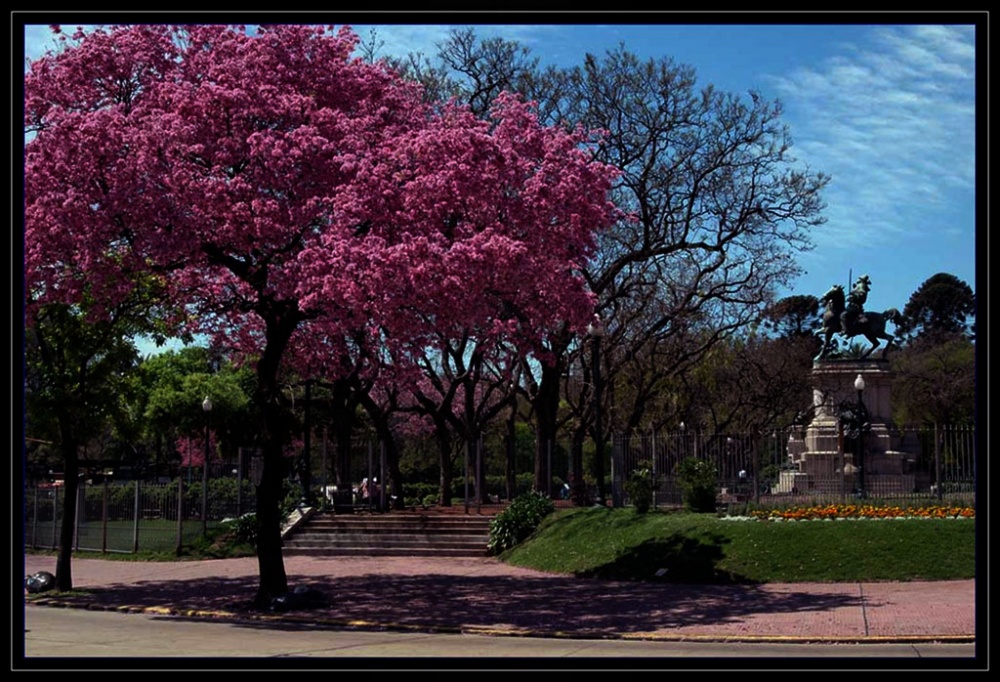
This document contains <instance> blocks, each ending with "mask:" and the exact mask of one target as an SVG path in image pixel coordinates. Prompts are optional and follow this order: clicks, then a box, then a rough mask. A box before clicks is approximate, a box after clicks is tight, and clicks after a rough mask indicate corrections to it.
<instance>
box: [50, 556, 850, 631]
mask: <svg viewBox="0 0 1000 682" xmlns="http://www.w3.org/2000/svg"><path fill="white" fill-rule="evenodd" d="M656 544H659V545H666V547H662V546H656ZM638 551H639V552H652V553H653V554H654V555H656V556H662V555H663V553H664V552H666V556H668V557H675V556H676V555H677V553H678V552H682V551H684V547H683V544H682V543H681V544H680V545H678V544H677V543H673V544H671V543H655V544H654V545H651V546H650V547H649V548H647V549H642V550H638ZM698 551H699V552H701V558H700V559H697V560H692V561H689V562H686V563H685V564H684V565H683V566H682V567H681V568H680V569H679V570H683V571H688V572H690V573H691V574H693V572H695V571H696V570H697V568H698V567H699V566H706V565H712V563H713V562H714V561H716V560H717V559H716V558H715V557H713V556H712V554H711V552H710V551H709V550H708V549H701V550H698ZM630 560H638V559H630V558H623V561H630ZM289 586H290V587H292V588H294V587H302V588H304V589H311V590H316V591H318V592H319V593H321V594H322V596H323V600H322V603H321V604H316V605H315V606H313V607H312V608H309V609H303V610H297V611H294V612H292V613H291V614H282V615H293V616H296V617H302V618H303V619H313V620H314V622H317V623H320V624H323V623H325V624H328V625H329V626H333V627H337V626H343V625H351V624H370V625H382V626H385V627H403V628H417V629H419V628H421V627H423V628H454V629H468V628H490V629H498V630H511V631H516V630H533V631H535V632H537V633H540V634H545V633H547V632H551V633H560V634H576V635H578V636H581V637H601V636H620V635H622V634H628V633H637V632H652V631H657V630H672V629H675V628H678V627H684V626H706V625H707V626H719V625H725V624H727V623H738V622H740V621H741V620H745V619H746V618H748V617H751V616H754V615H758V614H767V613H773V614H789V613H795V612H815V611H832V610H835V609H840V608H843V607H860V605H861V602H862V598H861V597H860V595H845V594H843V593H841V591H838V590H831V591H829V592H816V591H810V592H808V593H806V592H802V593H788V592H781V593H776V592H769V591H767V590H766V589H763V588H762V587H761V586H754V585H737V584H727V585H721V584H717V585H703V584H693V583H684V584H679V583H663V582H638V581H634V582H622V581H615V580H598V579H585V578H579V577H566V576H542V577H536V576H530V577H511V576H501V577H497V576H455V575H441V574H427V575H415V576H411V575H393V574H388V575H387V574H370V575H359V576H350V577H330V578H326V577H317V576H296V575H293V574H290V575H289ZM256 587H257V578H256V576H244V577H237V578H199V579H183V580H159V581H156V580H154V581H145V582H137V583H128V584H117V585H108V586H106V587H101V588H97V589H92V590H91V591H89V592H88V593H86V594H71V595H66V596H59V595H57V594H56V595H51V598H52V599H55V600H61V601H62V602H64V603H65V605H77V606H87V607H90V608H95V607H107V608H123V607H135V608H137V609H143V608H148V607H160V608H165V609H170V610H171V612H172V613H177V614H179V615H185V614H189V613H190V612H192V611H197V612H203V611H224V612H228V613H232V614H236V615H245V616H250V615H259V614H260V612H259V611H255V610H254V609H253V608H252V599H253V596H254V594H255V591H256ZM49 594H51V593H49ZM243 625H244V626H247V627H267V628H270V627H276V628H277V627H296V626H295V625H294V624H282V623H279V622H274V621H257V622H248V623H243Z"/></svg>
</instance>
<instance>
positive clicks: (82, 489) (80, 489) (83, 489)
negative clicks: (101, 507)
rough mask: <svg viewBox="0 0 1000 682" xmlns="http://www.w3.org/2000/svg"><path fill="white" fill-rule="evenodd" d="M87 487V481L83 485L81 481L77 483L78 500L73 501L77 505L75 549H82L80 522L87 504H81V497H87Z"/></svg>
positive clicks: (74, 534)
mask: <svg viewBox="0 0 1000 682" xmlns="http://www.w3.org/2000/svg"><path fill="white" fill-rule="evenodd" d="M86 487H87V482H86V481H84V482H83V485H81V484H80V483H79V481H78V482H77V484H76V500H74V502H73V504H74V505H75V506H76V514H75V518H74V521H75V523H74V524H73V550H74V551H79V550H80V523H81V522H82V519H83V512H84V511H85V510H86V508H87V505H86V504H83V505H81V504H80V499H81V498H82V499H83V500H86V499H87V491H86Z"/></svg>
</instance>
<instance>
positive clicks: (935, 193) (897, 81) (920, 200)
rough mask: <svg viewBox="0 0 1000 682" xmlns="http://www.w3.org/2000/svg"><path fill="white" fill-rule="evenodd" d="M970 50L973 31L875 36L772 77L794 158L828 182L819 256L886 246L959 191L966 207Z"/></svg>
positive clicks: (970, 153) (902, 30)
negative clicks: (792, 123)
mask: <svg viewBox="0 0 1000 682" xmlns="http://www.w3.org/2000/svg"><path fill="white" fill-rule="evenodd" d="M973 42H974V28H973V27H965V26H910V27H898V28H895V27H893V28H890V27H878V28H874V27H873V28H872V30H871V33H870V37H869V38H868V39H867V40H865V41H864V42H863V43H853V44H846V45H844V46H843V50H842V52H841V53H840V54H839V55H838V56H836V57H833V58H830V59H828V60H827V61H826V62H825V63H822V64H820V65H814V66H811V67H808V68H799V69H797V70H795V71H793V72H792V73H789V74H786V75H784V76H779V77H774V78H773V85H774V87H775V88H776V90H777V91H778V92H779V95H780V97H781V99H782V101H783V102H784V103H785V104H786V107H787V109H788V112H789V114H790V115H791V116H793V117H794V119H795V120H796V121H797V126H796V128H794V129H793V131H792V132H793V136H794V138H795V143H796V148H795V152H796V155H797V156H798V158H799V159H800V160H801V161H804V162H807V163H809V164H810V165H811V166H812V167H813V168H815V169H817V170H822V171H824V172H826V173H829V174H830V175H831V176H832V182H831V185H830V187H829V190H828V192H827V194H826V199H827V203H828V205H829V210H828V211H827V215H828V218H829V225H828V229H826V230H824V231H821V232H819V233H817V235H816V242H817V245H818V246H819V247H820V251H822V250H823V249H829V248H830V247H832V246H841V247H844V248H847V249H855V248H858V247H861V246H865V245H877V244H879V243H887V242H888V243H891V242H892V241H894V240H896V239H898V238H899V237H900V236H902V235H904V234H912V230H914V229H920V226H921V225H929V224H931V223H930V222H928V221H926V220H922V219H921V214H923V217H924V218H926V212H927V211H933V210H935V207H936V206H941V205H943V204H945V203H946V202H949V201H953V200H954V198H955V193H956V192H958V193H963V194H966V195H967V196H968V198H969V200H970V201H971V196H972V192H973V188H974V183H975V162H974V159H975V139H974V127H975V104H974V97H975V92H974V73H975V53H974V47H973ZM970 229H971V226H970Z"/></svg>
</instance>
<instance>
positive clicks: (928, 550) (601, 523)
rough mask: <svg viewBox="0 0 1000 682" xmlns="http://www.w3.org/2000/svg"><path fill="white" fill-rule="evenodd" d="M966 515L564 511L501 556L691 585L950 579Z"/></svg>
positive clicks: (970, 566) (971, 557)
mask: <svg viewBox="0 0 1000 682" xmlns="http://www.w3.org/2000/svg"><path fill="white" fill-rule="evenodd" d="M975 527H976V524H975V520H974V519H889V520H871V519H862V520H838V521H794V522H774V521H733V520H726V519H722V518H719V517H718V516H716V515H714V514H691V513H687V512H678V511H650V512H648V513H646V514H637V513H636V512H635V510H634V509H601V508H588V509H568V510H562V511H558V512H556V513H554V514H552V515H550V516H548V517H547V518H546V519H545V520H544V521H543V522H542V525H541V526H540V527H539V529H538V530H537V532H536V533H535V535H534V536H532V537H531V538H530V539H529V540H527V541H525V542H524V543H522V544H520V545H518V546H516V547H514V548H512V549H510V550H508V551H507V552H506V553H505V554H503V555H502V556H501V558H502V559H503V560H504V561H506V562H508V563H511V564H513V565H516V566H523V567H528V568H534V569H538V570H543V571H550V572H557V573H568V574H572V575H577V576H582V577H600V578H609V579H618V580H663V581H669V582H694V583H732V582H747V583H768V582H814V581H816V582H840V581H888V580H900V581H909V580H954V579H966V578H973V577H974V576H975Z"/></svg>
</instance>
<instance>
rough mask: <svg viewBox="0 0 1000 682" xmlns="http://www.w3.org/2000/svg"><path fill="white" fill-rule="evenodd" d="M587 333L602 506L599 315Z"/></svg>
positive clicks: (601, 333)
mask: <svg viewBox="0 0 1000 682" xmlns="http://www.w3.org/2000/svg"><path fill="white" fill-rule="evenodd" d="M587 333H588V334H590V336H591V338H593V339H594V347H593V362H592V364H593V366H594V444H595V445H596V447H597V452H596V455H595V457H594V478H596V479H597V504H599V505H600V506H602V507H603V506H604V504H605V495H604V432H603V431H602V430H601V339H602V338H603V337H604V323H603V322H602V321H601V317H600V316H599V315H594V320H593V322H591V323H590V324H588V325H587Z"/></svg>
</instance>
